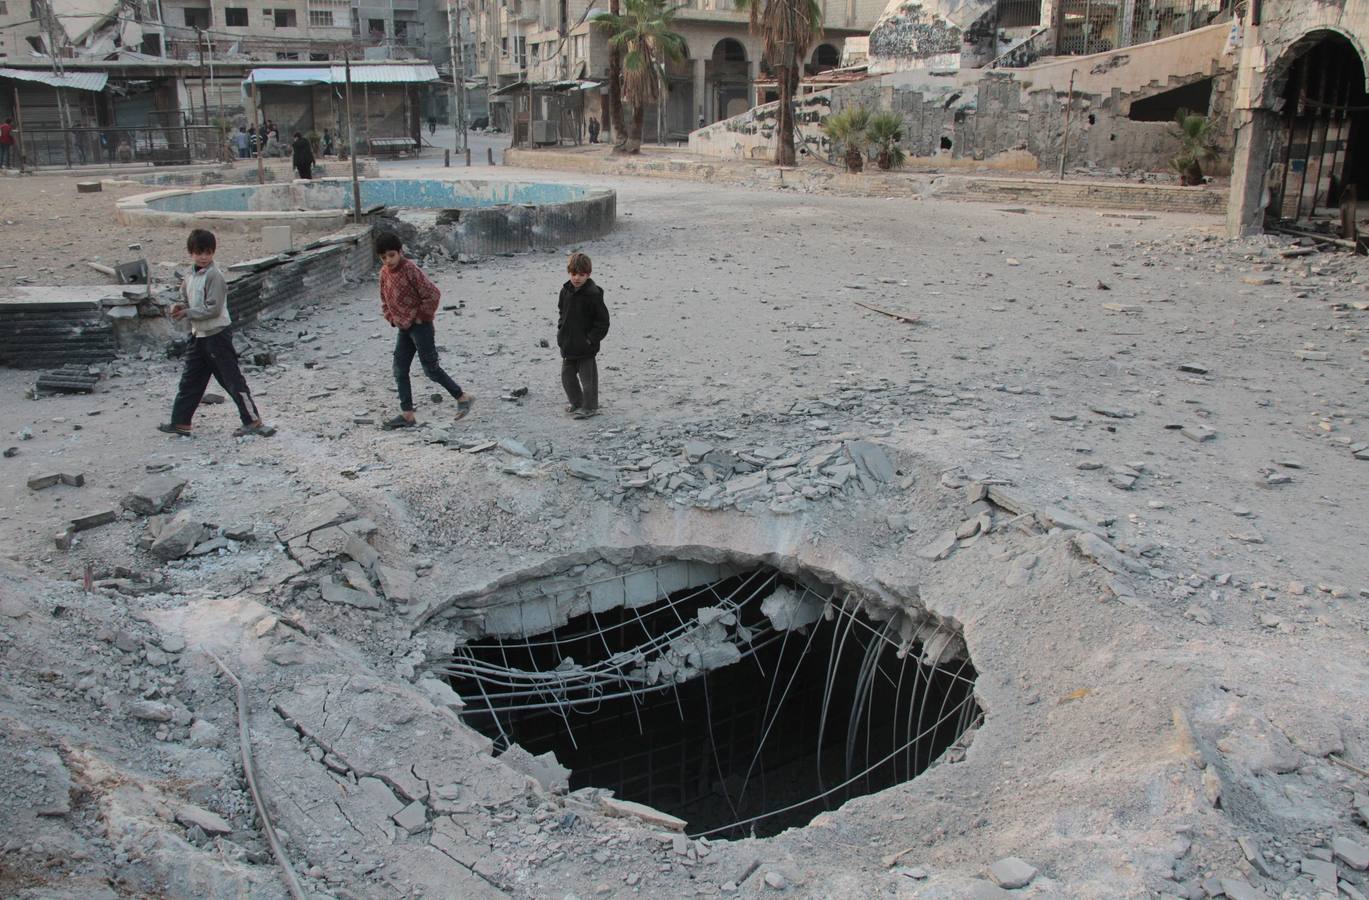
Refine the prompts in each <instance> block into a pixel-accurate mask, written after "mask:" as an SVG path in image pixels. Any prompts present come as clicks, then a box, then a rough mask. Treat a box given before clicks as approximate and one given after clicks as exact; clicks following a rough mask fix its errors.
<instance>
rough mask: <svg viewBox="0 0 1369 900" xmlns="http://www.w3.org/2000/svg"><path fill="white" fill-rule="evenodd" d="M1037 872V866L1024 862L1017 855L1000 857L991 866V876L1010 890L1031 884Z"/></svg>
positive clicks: (999, 884)
mask: <svg viewBox="0 0 1369 900" xmlns="http://www.w3.org/2000/svg"><path fill="white" fill-rule="evenodd" d="M1036 872H1037V869H1036V866H1033V865H1031V864H1029V863H1026V862H1023V861H1022V860H1020V859H1018V858H1017V857H1016V856H1009V857H1006V858H1004V859H1000V860H999V861H998V862H996V863H994V864H993V865H992V866H989V877H990V878H992V879H993V880H994V882H995V883H997V884H998V886H999V887H1001V888H1005V889H1007V890H1010V891H1011V890H1016V889H1017V888H1020V887H1026V886H1027V885H1029V884H1031V883H1032V879H1034V878H1035V877H1036Z"/></svg>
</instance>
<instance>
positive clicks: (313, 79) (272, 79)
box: [242, 66, 333, 84]
mask: <svg viewBox="0 0 1369 900" xmlns="http://www.w3.org/2000/svg"><path fill="white" fill-rule="evenodd" d="M332 80H333V78H332V70H330V69H329V68H328V67H327V66H319V67H314V68H294V69H253V70H252V71H250V72H248V73H247V77H246V78H244V79H243V80H242V83H243V84H253V83H255V84H329V83H330V82H332Z"/></svg>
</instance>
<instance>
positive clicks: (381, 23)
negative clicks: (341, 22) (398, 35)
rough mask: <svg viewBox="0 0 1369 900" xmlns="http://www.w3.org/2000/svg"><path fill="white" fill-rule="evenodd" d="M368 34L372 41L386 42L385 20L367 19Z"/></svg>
mask: <svg viewBox="0 0 1369 900" xmlns="http://www.w3.org/2000/svg"><path fill="white" fill-rule="evenodd" d="M366 33H367V34H369V35H370V36H371V40H373V41H383V40H385V20H384V19H367V20H366Z"/></svg>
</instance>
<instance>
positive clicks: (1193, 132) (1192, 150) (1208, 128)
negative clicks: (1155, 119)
mask: <svg viewBox="0 0 1369 900" xmlns="http://www.w3.org/2000/svg"><path fill="white" fill-rule="evenodd" d="M1174 125H1175V137H1177V138H1178V139H1179V144H1180V146H1181V148H1182V149H1181V150H1180V151H1179V155H1178V156H1176V157H1175V158H1174V159H1172V160H1170V163H1169V164H1170V165H1171V166H1173V167H1174V170H1175V171H1177V172H1178V173H1179V182H1180V184H1183V185H1198V184H1202V183H1203V163H1204V162H1207V161H1209V160H1213V159H1216V158H1217V138H1216V130H1217V129H1216V128H1215V127H1214V126H1213V123H1212V120H1211V119H1209V118H1208V117H1207V116H1204V115H1199V114H1197V113H1191V112H1189V111H1188V110H1186V109H1181V110H1179V112H1178V114H1177V115H1176V116H1175V117H1174Z"/></svg>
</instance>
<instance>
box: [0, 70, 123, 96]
mask: <svg viewBox="0 0 1369 900" xmlns="http://www.w3.org/2000/svg"><path fill="white" fill-rule="evenodd" d="M0 78H13V79H14V80H15V81H36V82H38V83H39V84H46V85H49V86H51V87H59V88H72V89H73V90H78V91H103V90H104V89H105V85H106V84H108V83H109V76H108V75H107V74H105V73H104V72H67V73H66V74H65V75H54V74H53V73H51V72H37V71H30V70H28V69H0Z"/></svg>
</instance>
